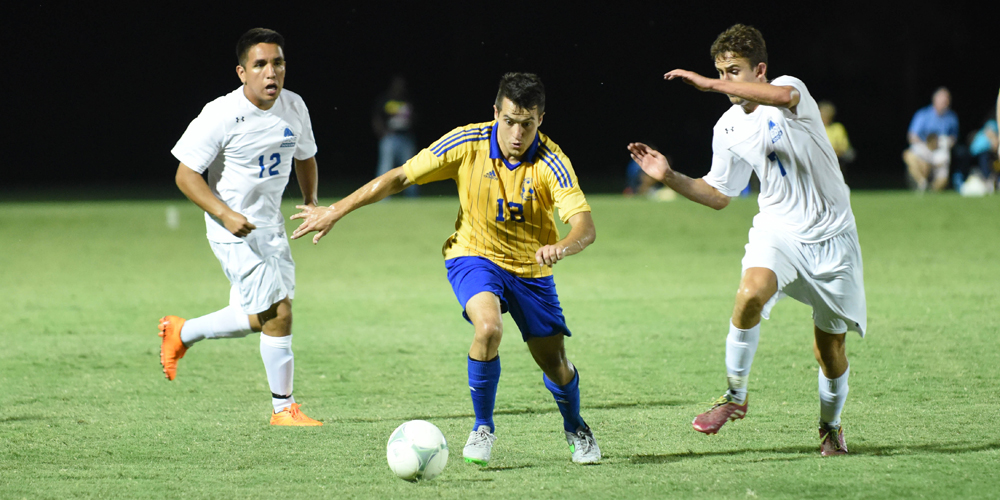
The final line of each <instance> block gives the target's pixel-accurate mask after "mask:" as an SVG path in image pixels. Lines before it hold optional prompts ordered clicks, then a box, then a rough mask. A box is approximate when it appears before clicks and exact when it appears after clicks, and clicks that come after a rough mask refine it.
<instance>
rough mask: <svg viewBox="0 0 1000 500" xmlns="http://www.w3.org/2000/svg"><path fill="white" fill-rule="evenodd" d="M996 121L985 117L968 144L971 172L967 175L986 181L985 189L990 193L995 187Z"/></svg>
mask: <svg viewBox="0 0 1000 500" xmlns="http://www.w3.org/2000/svg"><path fill="white" fill-rule="evenodd" d="M998 146H1000V141H998V139H997V121H996V120H994V119H993V118H992V117H989V116H987V117H986V120H985V123H983V126H982V128H980V129H979V131H978V132H976V135H974V136H973V137H972V142H970V143H969V154H970V155H971V156H972V160H973V161H972V172H971V173H970V174H969V175H979V176H980V177H982V180H984V181H986V186H987V188H988V189H989V190H990V191H992V190H993V188H995V187H996V180H997V171H996V169H995V168H994V163H995V162H996V161H997V147H998Z"/></svg>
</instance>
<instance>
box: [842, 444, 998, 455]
mask: <svg viewBox="0 0 1000 500" xmlns="http://www.w3.org/2000/svg"><path fill="white" fill-rule="evenodd" d="M847 448H848V450H850V451H851V454H855V453H856V454H859V455H873V456H882V455H919V454H921V453H943V454H948V455H955V454H959V453H975V452H977V451H992V450H1000V441H994V442H992V443H976V444H972V443H928V444H919V445H913V446H864V445H859V446H856V447H853V448H852V447H851V446H850V445H848V447H847Z"/></svg>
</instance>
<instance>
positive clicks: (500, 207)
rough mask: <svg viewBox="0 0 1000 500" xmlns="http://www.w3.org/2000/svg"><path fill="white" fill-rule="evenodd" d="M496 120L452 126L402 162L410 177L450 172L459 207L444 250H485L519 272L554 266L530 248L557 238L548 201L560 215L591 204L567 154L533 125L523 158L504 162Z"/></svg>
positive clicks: (537, 272) (545, 271) (544, 271)
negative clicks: (543, 263)
mask: <svg viewBox="0 0 1000 500" xmlns="http://www.w3.org/2000/svg"><path fill="white" fill-rule="evenodd" d="M496 129H497V124H496V121H493V122H485V123H474V124H472V125H466V126H464V127H459V128H456V129H455V130H452V131H451V132H449V133H448V134H446V135H445V136H444V137H442V138H441V139H439V140H438V141H436V142H434V143H433V144H431V145H430V147H428V148H426V149H424V150H422V151H420V153H418V154H417V155H416V156H414V157H413V158H412V159H410V161H408V162H406V163H405V164H404V165H403V170H404V171H405V172H406V177H407V178H408V179H409V180H410V182H412V183H414V184H427V183H429V182H434V181H440V180H444V179H453V180H454V181H455V183H456V184H457V185H458V198H459V201H460V203H461V207H460V208H459V211H458V221H456V222H455V233H454V234H452V235H451V236H450V237H449V238H448V240H447V241H445V244H444V249H443V253H444V258H445V259H452V258H455V257H464V256H478V257H485V258H487V259H489V260H491V261H493V262H494V263H496V264H497V265H499V266H500V267H502V268H503V269H506V270H507V271H509V272H511V273H513V274H514V275H516V276H518V277H521V278H539V277H543V276H549V275H551V274H552V268H551V267H550V266H539V265H538V263H537V262H536V261H535V252H536V251H537V250H538V249H539V248H541V247H542V246H544V245H551V244H553V243H556V242H557V241H559V231H558V229H557V228H556V221H555V218H554V216H553V209H555V208H558V209H559V216H560V218H561V219H562V221H563V222H567V221H568V220H569V218H570V217H572V216H574V215H576V214H578V213H580V212H589V211H590V205H588V204H587V199H586V198H585V197H584V196H583V191H581V190H580V186H579V184H578V183H577V179H576V173H575V172H574V171H573V165H572V164H571V163H570V161H569V158H567V157H566V155H564V154H563V152H562V150H561V149H559V146H557V145H556V143H554V142H552V141H551V140H550V139H549V138H548V137H547V136H546V135H545V134H542V133H537V134H536V135H535V140H534V142H532V144H531V147H530V148H529V149H528V151H527V152H526V153H525V155H524V159H523V161H521V162H520V163H517V164H511V163H509V162H508V161H507V160H506V158H504V157H503V154H502V153H501V151H500V146H499V145H498V143H497V137H496Z"/></svg>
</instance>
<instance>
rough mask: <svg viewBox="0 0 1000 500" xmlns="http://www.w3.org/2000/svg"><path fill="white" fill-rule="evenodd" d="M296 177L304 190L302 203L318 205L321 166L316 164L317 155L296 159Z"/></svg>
mask: <svg viewBox="0 0 1000 500" xmlns="http://www.w3.org/2000/svg"><path fill="white" fill-rule="evenodd" d="M295 177H296V178H297V179H298V180H299V189H301V190H302V204H303V205H312V206H316V205H318V204H319V195H318V193H317V189H318V186H319V167H318V166H317V165H316V157H315V156H313V157H312V158H309V159H307V160H295Z"/></svg>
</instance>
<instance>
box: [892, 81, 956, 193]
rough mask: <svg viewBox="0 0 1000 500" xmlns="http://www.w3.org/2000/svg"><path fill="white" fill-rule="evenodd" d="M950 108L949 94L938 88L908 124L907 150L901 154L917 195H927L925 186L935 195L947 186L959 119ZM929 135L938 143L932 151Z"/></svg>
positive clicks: (944, 89)
mask: <svg viewBox="0 0 1000 500" xmlns="http://www.w3.org/2000/svg"><path fill="white" fill-rule="evenodd" d="M950 107H951V93H950V92H948V89H946V88H944V87H941V88H939V89H937V91H935V92H934V96H933V98H932V101H931V104H930V105H929V106H926V107H924V108H921V109H920V110H919V111H917V112H916V113H915V114H914V115H913V120H911V121H910V129H909V131H908V132H907V139H908V140H909V142H910V147H909V148H908V149H907V150H906V151H904V152H903V161H904V162H905V163H906V167H907V171H908V173H909V175H910V178H911V179H912V180H913V182H914V184H916V188H917V189H918V190H920V191H926V190H927V186H928V184H930V186H931V188H932V189H934V190H935V191H941V190H943V189H944V188H945V187H946V186H947V185H948V168H949V166H950V165H951V147H952V146H954V145H955V144H956V140H957V139H958V116H956V115H955V112H954V111H952V110H951V109H949V108H950ZM931 134H934V135H935V137H936V139H937V140H936V147H933V148H932V147H930V145H929V144H928V141H927V138H928V136H930V135H931Z"/></svg>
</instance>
